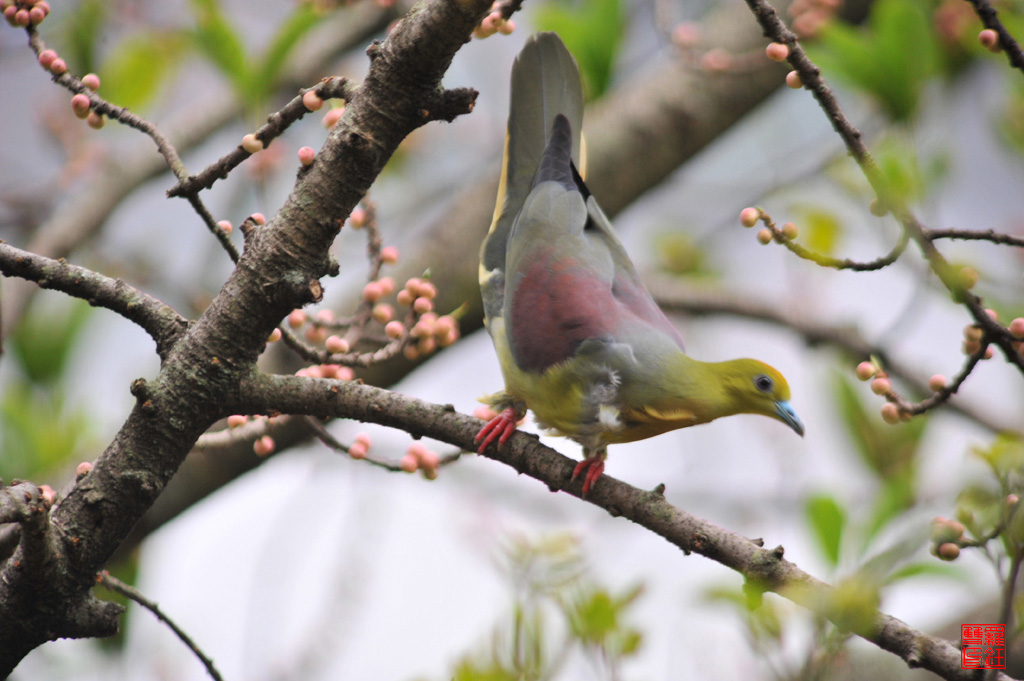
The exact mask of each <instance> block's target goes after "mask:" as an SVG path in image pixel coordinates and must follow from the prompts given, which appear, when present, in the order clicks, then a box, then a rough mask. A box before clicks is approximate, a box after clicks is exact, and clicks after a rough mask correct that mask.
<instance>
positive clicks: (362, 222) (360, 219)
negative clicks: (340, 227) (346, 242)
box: [348, 206, 366, 229]
mask: <svg viewBox="0 0 1024 681" xmlns="http://www.w3.org/2000/svg"><path fill="white" fill-rule="evenodd" d="M348 223H349V224H350V225H352V229H362V228H363V227H365V226H366V209H365V208H363V207H362V206H356V207H355V208H353V209H352V213H351V214H350V215H349V216H348Z"/></svg>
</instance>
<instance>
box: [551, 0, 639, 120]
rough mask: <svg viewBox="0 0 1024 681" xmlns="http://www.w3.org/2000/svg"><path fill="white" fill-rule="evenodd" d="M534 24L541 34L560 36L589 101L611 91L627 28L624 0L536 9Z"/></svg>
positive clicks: (569, 0)
mask: <svg viewBox="0 0 1024 681" xmlns="http://www.w3.org/2000/svg"><path fill="white" fill-rule="evenodd" d="M533 20H534V24H535V25H536V27H537V29H538V30H541V31H554V32H556V33H558V35H559V36H560V37H561V38H562V41H563V42H564V43H565V46H566V47H568V48H569V51H570V52H571V53H572V54H573V56H574V57H576V61H577V63H579V66H580V73H581V74H582V75H583V85H584V90H585V92H586V96H587V99H588V100H590V99H597V98H598V97H600V96H601V95H602V94H604V93H605V91H606V90H608V87H609V85H610V84H611V76H612V67H613V65H614V63H615V57H616V55H617V54H618V51H619V44H620V43H621V42H622V36H623V34H624V27H625V17H624V15H623V10H622V5H621V2H620V0H560V1H559V2H549V3H546V4H543V5H538V6H537V7H536V8H535V9H534V12H533Z"/></svg>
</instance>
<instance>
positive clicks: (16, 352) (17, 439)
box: [0, 298, 92, 482]
mask: <svg viewBox="0 0 1024 681" xmlns="http://www.w3.org/2000/svg"><path fill="white" fill-rule="evenodd" d="M91 311H92V309H91V308H90V307H89V305H88V304H87V303H85V302H83V301H80V300H76V299H71V298H62V299H59V304H58V305H55V306H42V305H36V306H33V307H32V308H30V311H29V312H28V313H27V314H26V315H25V316H24V317H23V318H22V321H21V323H20V324H19V325H18V326H17V327H16V328H15V329H14V332H13V333H12V334H11V336H10V337H9V338H8V347H9V349H10V354H9V355H8V357H9V358H10V359H11V360H12V363H13V364H14V365H15V369H16V373H17V375H16V376H14V377H13V378H11V379H9V380H8V381H7V382H6V383H5V384H4V386H3V390H2V392H0V452H2V453H3V456H0V477H3V478H6V479H9V478H11V477H14V476H17V477H20V478H29V479H34V480H37V481H39V482H42V480H39V478H41V477H45V476H46V475H47V474H52V473H53V472H54V471H55V470H56V469H57V468H59V467H60V466H62V465H64V464H66V463H67V461H68V459H69V458H70V457H72V456H74V455H75V454H76V453H78V452H79V451H80V450H81V449H82V447H84V446H86V445H87V444H88V440H89V435H90V432H91V431H90V422H91V421H90V419H89V417H88V414H87V412H86V411H85V410H84V409H81V408H71V407H69V406H68V405H67V403H66V396H65V393H66V389H65V386H64V382H65V378H66V376H67V370H68V366H69V361H70V358H71V355H72V352H73V350H74V348H75V347H76V345H77V343H78V340H79V338H80V337H81V332H82V330H83V328H84V327H85V323H86V321H87V320H88V318H89V315H90V313H91Z"/></svg>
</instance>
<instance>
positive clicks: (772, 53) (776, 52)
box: [764, 43, 789, 62]
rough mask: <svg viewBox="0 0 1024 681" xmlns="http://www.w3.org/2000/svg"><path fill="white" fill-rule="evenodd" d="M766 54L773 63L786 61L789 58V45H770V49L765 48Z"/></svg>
mask: <svg viewBox="0 0 1024 681" xmlns="http://www.w3.org/2000/svg"><path fill="white" fill-rule="evenodd" d="M764 53H765V54H766V55H768V58H769V59H771V60H772V61H779V62H781V61H786V58H787V57H789V45H786V44H785V43H768V47H766V48H764Z"/></svg>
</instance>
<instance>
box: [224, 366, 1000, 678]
mask: <svg viewBox="0 0 1024 681" xmlns="http://www.w3.org/2000/svg"><path fill="white" fill-rule="evenodd" d="M240 404H241V405H243V406H244V407H245V408H246V409H249V410H253V411H257V412H268V411H281V412H287V413H293V414H307V415H311V416H317V417H320V418H330V417H344V418H354V419H357V420H360V421H366V422H369V423H378V424H381V425H385V426H391V427H395V428H401V429H402V430H404V431H407V432H409V433H411V434H413V435H414V436H415V435H419V436H423V437H430V438H434V439H436V440H441V441H443V442H448V443H450V444H453V445H455V446H457V447H461V448H462V449H464V450H467V451H472V450H473V449H474V446H475V445H474V437H475V436H476V434H477V432H479V430H480V426H481V424H482V423H483V422H482V421H480V420H479V419H476V418H473V417H470V416H466V415H463V414H459V413H457V412H455V410H454V408H453V407H452V406H451V405H438V404H431V403H429V402H425V401H422V400H418V399H415V398H412V397H408V396H405V395H402V394H400V393H395V392H391V391H387V390H383V389H381V388H375V387H372V386H367V385H361V384H359V383H356V382H341V381H335V380H329V379H314V380H303V379H301V378H296V377H294V376H268V375H260V376H253V377H251V378H250V379H249V380H246V381H245V382H243V385H242V392H241V395H240ZM484 456H486V457H487V458H490V459H493V460H495V461H500V462H501V463H504V464H506V465H508V466H511V467H512V468H514V469H515V470H516V471H518V472H519V473H522V474H525V475H528V476H530V477H531V478H534V479H535V480H538V481H539V482H542V483H543V484H544V485H546V486H547V488H548V489H549V490H550V491H552V492H559V491H561V492H566V493H567V494H571V495H573V496H575V497H579V498H581V499H582V500H583V501H586V502H588V503H590V504H593V505H594V506H597V507H599V508H603V509H604V510H605V511H607V512H608V513H609V514H610V515H612V516H613V517H620V516H621V517H624V518H627V519H628V520H631V521H632V522H634V523H636V524H637V525H640V526H641V527H644V528H646V529H647V530H650V531H651V532H653V533H655V534H657V535H658V536H660V537H662V538H664V539H665V540H666V541H668V542H669V543H671V544H673V545H674V546H677V547H678V548H679V549H681V550H682V551H683V552H684V553H685V554H689V553H691V552H692V553H698V554H700V555H702V556H705V557H706V558H710V559H711V560H714V561H716V562H718V563H721V564H722V565H725V566H727V567H729V568H732V569H733V570H735V571H737V572H739V573H740V574H742V575H743V576H744V577H745V578H746V580H747V582H748V584H750V585H752V586H753V587H754V588H756V589H758V590H765V591H772V592H774V593H777V594H779V595H780V596H782V597H784V598H787V599H789V600H791V601H793V602H794V603H797V604H799V605H801V606H803V607H806V608H808V609H810V610H812V611H814V612H815V613H817V614H819V615H821V616H823V617H825V618H827V619H829V620H831V621H833V622H835V623H836V624H837V625H838V626H840V627H843V626H844V623H848V618H847V617H844V611H843V610H842V609H841V608H837V607H836V606H835V605H834V604H835V603H836V602H837V599H836V598H835V590H834V589H833V587H831V586H830V585H828V584H826V583H825V582H822V581H821V580H819V579H817V578H815V577H813V576H812V575H810V574H808V573H806V572H804V571H803V570H801V569H800V568H799V567H798V566H797V565H795V564H794V563H792V562H790V561H788V560H785V558H784V557H783V555H784V550H783V548H782V547H781V546H778V547H775V548H773V549H764V548H761V546H760V545H759V544H757V543H755V542H753V541H751V540H749V539H747V538H745V537H742V536H740V535H738V534H736V533H734V532H730V531H729V530H726V529H723V528H721V527H719V526H717V525H715V524H714V523H711V522H709V521H707V520H704V519H702V518H699V517H697V516H695V515H692V514H690V513H687V512H686V511H684V510H682V509H679V508H676V507H675V506H673V505H672V504H670V503H668V501H666V500H665V496H664V493H663V492H664V487H663V486H659V487H658V488H657V489H655V490H654V491H650V492H648V491H644V490H640V489H637V488H635V487H633V486H631V485H628V484H626V483H624V482H621V481H619V480H616V479H615V478H612V477H609V476H608V475H604V476H602V477H601V478H600V480H599V481H598V483H597V484H596V485H595V486H594V488H593V489H592V490H591V491H590V493H589V494H588V495H587V497H586V498H585V499H584V498H582V496H581V492H582V484H581V483H580V482H578V481H577V482H574V481H571V478H572V471H573V468H574V467H575V464H576V462H575V461H573V460H572V459H569V458H568V457H566V456H563V455H562V454H560V453H558V452H556V451H555V450H553V449H550V448H549V447H546V446H544V445H542V444H540V443H539V442H537V440H536V438H535V437H534V436H531V435H529V434H526V433H521V432H519V433H516V434H515V435H514V436H513V437H512V438H511V439H510V440H509V441H508V443H507V444H506V446H505V447H503V448H501V449H499V448H496V447H491V448H489V449H487V450H486V451H485V452H484ZM858 620H862V621H865V622H866V624H865V625H864V626H862V627H860V629H859V630H858V631H855V632H852V633H856V634H857V635H858V636H860V637H862V638H864V639H865V640H868V641H870V642H872V643H874V644H875V645H877V646H878V647H879V648H882V649H883V650H887V651H889V652H890V653H892V654H894V655H896V656H898V657H900V658H901V659H902V660H904V661H905V662H906V663H907V665H908V666H909V667H911V668H923V669H928V670H930V671H932V672H935V673H936V674H938V675H940V676H942V677H943V678H946V679H950V680H951V681H952V680H954V679H955V680H957V681H960V680H962V681H973V680H974V679H976V676H975V673H974V671H973V670H964V669H962V668H961V666H960V650H959V648H958V647H957V646H956V645H954V644H953V643H952V642H950V641H947V640H944V639H941V638H938V637H935V636H929V635H927V634H925V633H923V632H921V631H918V630H916V629H914V628H912V627H910V626H909V625H907V624H906V623H905V622H903V621H901V620H899V619H897V618H895V617H892V616H891V615H887V614H885V613H882V612H878V611H874V612H873V613H871V614H870V616H867V617H864V618H863V619H862V618H861V612H860V611H858ZM992 678H993V679H999V680H1006V679H1009V677H1007V676H1006V675H1004V674H999V673H996V674H995V675H994V676H993V677H992Z"/></svg>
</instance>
